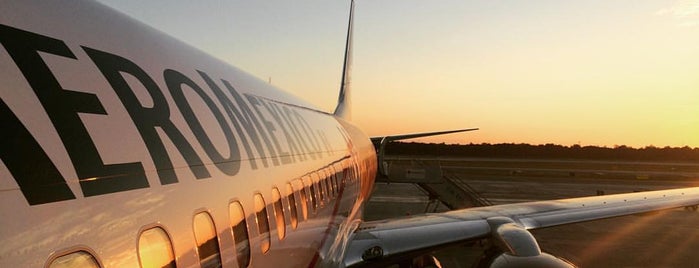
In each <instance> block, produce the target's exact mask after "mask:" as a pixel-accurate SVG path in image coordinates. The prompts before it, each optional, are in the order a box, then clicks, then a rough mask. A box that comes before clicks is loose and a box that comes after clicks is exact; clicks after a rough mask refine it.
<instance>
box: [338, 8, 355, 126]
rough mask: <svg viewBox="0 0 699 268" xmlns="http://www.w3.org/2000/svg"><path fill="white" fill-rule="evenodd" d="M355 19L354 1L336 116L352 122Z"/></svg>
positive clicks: (348, 28) (351, 9)
mask: <svg viewBox="0 0 699 268" xmlns="http://www.w3.org/2000/svg"><path fill="white" fill-rule="evenodd" d="M353 17H354V0H352V1H351V3H350V14H349V23H348V26H347V40H346V43H345V62H344V65H343V67H342V81H341V83H340V96H339V97H338V99H337V107H335V112H334V114H335V115H336V116H339V117H342V118H344V119H346V120H352V90H351V89H350V88H351V87H350V80H351V79H350V76H351V73H352V28H353V24H354V23H353V22H352V18H353Z"/></svg>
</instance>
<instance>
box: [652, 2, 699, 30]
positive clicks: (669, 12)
mask: <svg viewBox="0 0 699 268" xmlns="http://www.w3.org/2000/svg"><path fill="white" fill-rule="evenodd" d="M655 15H656V16H668V17H672V18H674V19H675V20H676V21H677V24H678V25H679V26H685V27H692V26H699V0H678V1H676V2H675V3H674V4H673V5H672V6H670V7H666V8H662V9H660V10H658V11H656V12H655Z"/></svg>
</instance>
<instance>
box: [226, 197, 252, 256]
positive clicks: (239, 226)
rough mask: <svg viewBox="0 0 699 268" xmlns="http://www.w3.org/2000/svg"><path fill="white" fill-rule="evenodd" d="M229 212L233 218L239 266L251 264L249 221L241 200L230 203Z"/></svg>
mask: <svg viewBox="0 0 699 268" xmlns="http://www.w3.org/2000/svg"><path fill="white" fill-rule="evenodd" d="M228 213H229V214H230V218H231V232H232V233H233V241H235V251H236V253H237V258H238V267H248V265H250V240H249V239H248V223H247V221H246V220H245V212H244V211H243V206H242V205H240V202H238V201H235V202H233V203H231V204H230V205H228Z"/></svg>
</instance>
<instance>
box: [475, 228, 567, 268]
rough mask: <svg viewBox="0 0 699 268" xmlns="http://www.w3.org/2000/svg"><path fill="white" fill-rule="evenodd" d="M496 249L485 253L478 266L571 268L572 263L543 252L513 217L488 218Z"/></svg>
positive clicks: (498, 267) (493, 267) (497, 267)
mask: <svg viewBox="0 0 699 268" xmlns="http://www.w3.org/2000/svg"><path fill="white" fill-rule="evenodd" d="M488 224H489V225H490V227H491V235H492V241H493V244H494V247H493V248H491V250H488V251H486V256H485V257H484V258H482V259H481V260H480V261H479V263H478V264H477V265H476V266H477V267H491V268H512V267H539V268H571V267H576V266H575V265H573V264H572V263H570V262H568V261H566V260H564V259H561V258H557V257H555V256H553V255H550V254H547V253H544V252H542V251H541V249H540V248H539V243H537V241H536V239H535V238H534V236H533V235H532V234H531V233H530V232H529V231H528V230H527V229H526V228H524V227H522V226H520V225H518V224H517V223H515V222H514V221H513V220H512V219H510V218H505V217H493V218H490V219H488Z"/></svg>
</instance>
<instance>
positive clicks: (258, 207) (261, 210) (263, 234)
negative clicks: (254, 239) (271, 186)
mask: <svg viewBox="0 0 699 268" xmlns="http://www.w3.org/2000/svg"><path fill="white" fill-rule="evenodd" d="M254 198H255V220H256V221H257V230H258V232H259V234H260V249H261V250H262V253H267V251H269V247H270V246H271V244H270V243H271V242H270V238H269V218H268V216H267V208H266V206H267V204H266V203H265V199H264V198H262V195H261V194H255V196H254Z"/></svg>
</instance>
